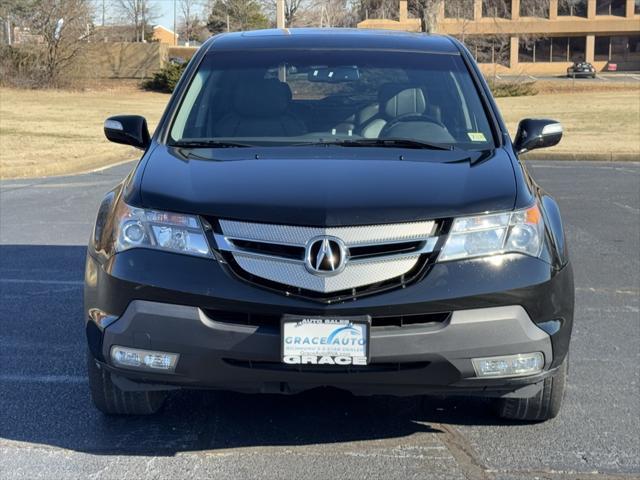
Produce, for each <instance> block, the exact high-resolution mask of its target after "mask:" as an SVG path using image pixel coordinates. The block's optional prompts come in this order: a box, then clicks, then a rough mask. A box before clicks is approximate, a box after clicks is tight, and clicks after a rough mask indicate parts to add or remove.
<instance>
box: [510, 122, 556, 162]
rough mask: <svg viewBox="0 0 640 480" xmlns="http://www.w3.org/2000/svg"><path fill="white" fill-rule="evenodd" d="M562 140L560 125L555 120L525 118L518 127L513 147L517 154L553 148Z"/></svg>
mask: <svg viewBox="0 0 640 480" xmlns="http://www.w3.org/2000/svg"><path fill="white" fill-rule="evenodd" d="M561 138H562V125H560V124H559V123H558V122H556V121H555V120H543V119H535V118H527V119H525V120H522V121H521V122H520V124H519V125H518V133H516V138H515V140H514V141H513V146H514V148H515V149H516V151H517V152H518V153H524V152H527V151H529V150H534V149H536V148H546V147H553V146H554V145H557V144H558V142H560V139H561Z"/></svg>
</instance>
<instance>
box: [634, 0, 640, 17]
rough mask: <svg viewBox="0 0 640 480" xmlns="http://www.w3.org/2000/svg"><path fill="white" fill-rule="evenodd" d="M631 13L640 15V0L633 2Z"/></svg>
mask: <svg viewBox="0 0 640 480" xmlns="http://www.w3.org/2000/svg"><path fill="white" fill-rule="evenodd" d="M633 13H634V14H635V15H640V0H636V2H635V3H634V4H633Z"/></svg>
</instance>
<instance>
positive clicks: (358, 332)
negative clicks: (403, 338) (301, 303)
mask: <svg viewBox="0 0 640 480" xmlns="http://www.w3.org/2000/svg"><path fill="white" fill-rule="evenodd" d="M370 325H371V317H369V316H359V317H330V318H329V317H312V316H301V315H285V316H284V317H283V319H282V361H283V362H284V363H287V364H293V365H367V363H368V362H369V327H370Z"/></svg>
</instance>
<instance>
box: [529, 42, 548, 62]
mask: <svg viewBox="0 0 640 480" xmlns="http://www.w3.org/2000/svg"><path fill="white" fill-rule="evenodd" d="M533 55H534V58H533V61H534V62H538V63H540V62H550V61H551V39H550V38H539V39H538V40H536V41H535V43H534V44H533Z"/></svg>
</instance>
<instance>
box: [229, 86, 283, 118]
mask: <svg viewBox="0 0 640 480" xmlns="http://www.w3.org/2000/svg"><path fill="white" fill-rule="evenodd" d="M291 98H292V96H291V89H290V88H289V85H287V84H286V83H282V82H280V81H278V80H260V81H257V82H250V83H245V84H242V85H241V86H240V87H239V88H236V91H235V93H234V97H233V105H234V108H235V110H236V112H237V113H239V114H240V115H242V116H243V117H277V116H279V115H282V114H283V113H284V112H285V111H286V110H287V108H288V107H289V102H290V101H291Z"/></svg>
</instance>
